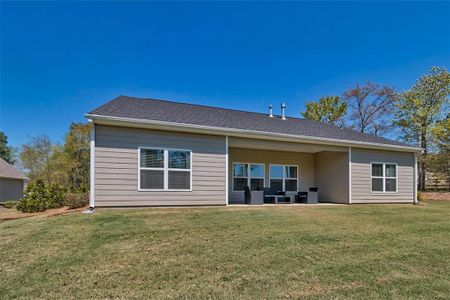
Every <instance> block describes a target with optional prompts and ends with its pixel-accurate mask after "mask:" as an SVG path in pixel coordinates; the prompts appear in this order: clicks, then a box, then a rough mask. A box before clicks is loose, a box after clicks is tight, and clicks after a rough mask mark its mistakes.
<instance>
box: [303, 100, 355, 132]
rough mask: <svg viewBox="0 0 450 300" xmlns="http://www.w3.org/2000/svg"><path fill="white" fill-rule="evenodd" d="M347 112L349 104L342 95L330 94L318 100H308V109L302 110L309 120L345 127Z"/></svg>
mask: <svg viewBox="0 0 450 300" xmlns="http://www.w3.org/2000/svg"><path fill="white" fill-rule="evenodd" d="M346 113H347V104H346V103H345V102H344V101H342V99H341V98H340V97H338V96H328V97H322V98H320V99H319V101H317V102H315V101H308V102H306V111H305V112H302V115H303V117H304V118H306V119H309V120H314V121H319V122H324V123H329V124H333V125H337V126H339V127H343V126H344V116H345V114H346Z"/></svg>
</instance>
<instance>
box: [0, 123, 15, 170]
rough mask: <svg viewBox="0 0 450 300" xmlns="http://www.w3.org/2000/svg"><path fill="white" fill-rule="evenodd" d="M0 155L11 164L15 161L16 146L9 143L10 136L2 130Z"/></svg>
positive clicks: (0, 132)
mask: <svg viewBox="0 0 450 300" xmlns="http://www.w3.org/2000/svg"><path fill="white" fill-rule="evenodd" d="M0 157H1V158H3V159H4V160H5V161H6V162H8V163H10V164H14V163H15V159H14V148H13V147H11V146H9V145H8V136H7V135H6V134H5V133H4V132H3V131H0Z"/></svg>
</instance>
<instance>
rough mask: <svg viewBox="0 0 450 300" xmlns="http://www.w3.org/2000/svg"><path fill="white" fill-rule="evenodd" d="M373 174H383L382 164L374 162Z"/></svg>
mask: <svg viewBox="0 0 450 300" xmlns="http://www.w3.org/2000/svg"><path fill="white" fill-rule="evenodd" d="M372 176H380V177H381V176H383V165H382V164H372Z"/></svg>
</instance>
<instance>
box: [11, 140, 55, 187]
mask: <svg viewBox="0 0 450 300" xmlns="http://www.w3.org/2000/svg"><path fill="white" fill-rule="evenodd" d="M53 150H54V145H53V144H52V142H51V141H50V139H49V137H48V136H46V135H40V136H37V137H33V138H31V140H30V141H29V142H28V143H26V144H25V145H23V146H22V151H21V152H20V154H19V158H20V161H21V164H22V166H23V167H24V168H25V169H26V170H27V172H28V177H29V178H30V180H32V181H34V180H37V179H42V180H44V181H45V182H47V183H52V171H53V168H52V166H51V164H50V159H51V157H52V154H53Z"/></svg>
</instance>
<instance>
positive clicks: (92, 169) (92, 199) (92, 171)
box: [89, 120, 95, 212]
mask: <svg viewBox="0 0 450 300" xmlns="http://www.w3.org/2000/svg"><path fill="white" fill-rule="evenodd" d="M91 122H92V128H91V140H90V190H89V211H90V212H94V210H95V124H94V122H93V121H92V120H91Z"/></svg>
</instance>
